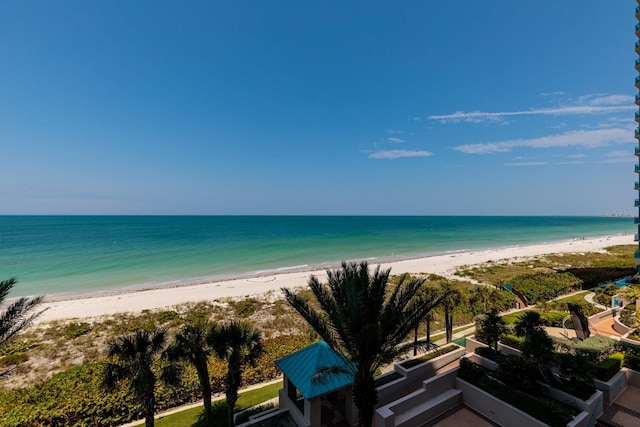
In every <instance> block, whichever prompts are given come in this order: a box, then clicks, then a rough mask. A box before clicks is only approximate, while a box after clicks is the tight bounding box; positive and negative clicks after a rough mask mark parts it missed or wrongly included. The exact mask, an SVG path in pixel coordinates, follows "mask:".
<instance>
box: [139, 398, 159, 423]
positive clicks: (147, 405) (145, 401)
mask: <svg viewBox="0 0 640 427" xmlns="http://www.w3.org/2000/svg"><path fill="white" fill-rule="evenodd" d="M142 410H143V411H144V425H145V427H153V426H154V422H155V420H154V415H155V413H156V399H155V395H154V392H153V391H152V392H151V393H150V394H147V395H145V396H144V397H143V398H142Z"/></svg>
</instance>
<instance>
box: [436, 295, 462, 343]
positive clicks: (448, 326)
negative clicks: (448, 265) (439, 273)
mask: <svg viewBox="0 0 640 427" xmlns="http://www.w3.org/2000/svg"><path fill="white" fill-rule="evenodd" d="M440 292H441V294H442V298H441V300H440V305H441V306H442V311H443V313H444V331H445V337H446V342H447V343H450V342H451V341H453V309H454V308H455V307H456V306H457V305H458V304H460V303H461V302H462V293H461V292H460V291H459V290H458V289H456V288H454V287H453V286H452V285H451V284H450V283H448V282H444V283H442V284H441V288H440Z"/></svg>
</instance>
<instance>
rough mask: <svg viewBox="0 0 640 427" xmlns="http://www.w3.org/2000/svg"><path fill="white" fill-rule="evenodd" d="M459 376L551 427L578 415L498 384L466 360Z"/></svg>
mask: <svg viewBox="0 0 640 427" xmlns="http://www.w3.org/2000/svg"><path fill="white" fill-rule="evenodd" d="M459 375H460V378H462V379H464V380H465V381H467V382H469V383H471V384H473V385H475V386H476V387H479V388H481V389H483V390H484V391H486V392H488V393H490V394H492V395H494V396H496V397H497V398H498V399H500V400H502V401H504V402H507V403H508V404H510V405H512V406H514V407H516V408H518V409H520V410H521V411H524V412H526V413H527V414H529V415H531V416H532V417H534V418H536V419H538V420H540V421H542V422H544V423H546V424H549V425H550V426H552V427H564V426H566V425H567V423H569V422H570V421H571V420H572V419H573V417H575V416H576V415H577V414H578V413H579V411H578V410H577V409H576V408H574V407H572V406H568V405H565V404H563V403H561V402H557V401H555V400H551V399H547V398H542V397H537V396H532V395H531V394H527V393H524V392H522V391H521V390H519V389H517V388H514V387H510V386H508V385H506V384H503V383H500V382H498V381H496V380H494V379H492V378H491V377H489V376H488V375H486V370H485V369H484V368H482V367H481V366H478V365H476V364H475V363H473V362H471V361H469V360H468V359H461V360H460V373H459Z"/></svg>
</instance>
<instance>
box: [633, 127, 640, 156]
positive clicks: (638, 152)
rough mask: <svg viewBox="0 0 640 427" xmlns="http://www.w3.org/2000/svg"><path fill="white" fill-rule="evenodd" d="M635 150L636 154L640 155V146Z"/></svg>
mask: <svg viewBox="0 0 640 427" xmlns="http://www.w3.org/2000/svg"><path fill="white" fill-rule="evenodd" d="M636 132H637V131H636ZM633 151H634V152H635V155H636V156H640V147H636V148H635V149H634V150H633Z"/></svg>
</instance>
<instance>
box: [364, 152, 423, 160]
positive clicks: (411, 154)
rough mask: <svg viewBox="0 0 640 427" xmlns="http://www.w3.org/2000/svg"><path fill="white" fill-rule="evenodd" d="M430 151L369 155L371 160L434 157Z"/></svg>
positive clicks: (375, 153) (373, 153)
mask: <svg viewBox="0 0 640 427" xmlns="http://www.w3.org/2000/svg"><path fill="white" fill-rule="evenodd" d="M432 155H433V153H432V152H430V151H422V150H420V151H418V150H380V151H374V152H372V153H369V158H370V159H400V158H403V157H428V156H432Z"/></svg>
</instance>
